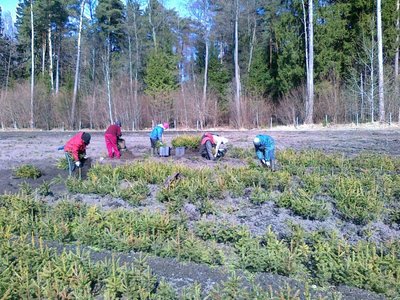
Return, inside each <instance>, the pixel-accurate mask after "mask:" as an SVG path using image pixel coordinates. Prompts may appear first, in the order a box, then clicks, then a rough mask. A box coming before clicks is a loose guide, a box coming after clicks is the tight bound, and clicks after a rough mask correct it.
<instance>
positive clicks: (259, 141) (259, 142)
mask: <svg viewBox="0 0 400 300" xmlns="http://www.w3.org/2000/svg"><path fill="white" fill-rule="evenodd" d="M253 143H254V146H260V144H261V140H260V138H259V137H255V138H254V141H253Z"/></svg>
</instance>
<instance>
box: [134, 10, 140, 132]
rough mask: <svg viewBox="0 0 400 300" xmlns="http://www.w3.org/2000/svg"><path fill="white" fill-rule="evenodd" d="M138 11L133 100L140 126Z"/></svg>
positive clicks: (137, 122)
mask: <svg viewBox="0 0 400 300" xmlns="http://www.w3.org/2000/svg"><path fill="white" fill-rule="evenodd" d="M136 22H137V20H136V12H135V13H134V14H133V29H134V32H135V86H134V90H133V101H134V104H135V108H134V109H135V112H134V120H135V126H136V127H139V123H140V107H139V100H138V89H139V87H138V83H139V63H140V53H139V36H138V29H137V23H136Z"/></svg>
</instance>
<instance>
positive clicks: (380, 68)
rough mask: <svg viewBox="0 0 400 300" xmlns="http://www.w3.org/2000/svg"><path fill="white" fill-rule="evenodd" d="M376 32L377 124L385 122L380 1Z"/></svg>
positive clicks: (377, 10)
mask: <svg viewBox="0 0 400 300" xmlns="http://www.w3.org/2000/svg"><path fill="white" fill-rule="evenodd" d="M376 24H377V25H376V30H377V37H378V92H379V122H385V98H384V82H383V43H382V16H381V0H377V1H376Z"/></svg>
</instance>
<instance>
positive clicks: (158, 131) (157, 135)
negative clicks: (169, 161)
mask: <svg viewBox="0 0 400 300" xmlns="http://www.w3.org/2000/svg"><path fill="white" fill-rule="evenodd" d="M163 133H164V127H163V126H162V124H158V125H157V126H156V127H154V128H153V130H152V131H151V132H150V138H151V139H153V140H161V137H162V135H163Z"/></svg>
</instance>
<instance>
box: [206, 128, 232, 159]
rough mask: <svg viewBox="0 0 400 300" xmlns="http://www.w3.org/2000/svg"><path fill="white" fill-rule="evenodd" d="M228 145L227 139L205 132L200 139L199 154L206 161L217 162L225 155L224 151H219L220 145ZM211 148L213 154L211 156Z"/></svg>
mask: <svg viewBox="0 0 400 300" xmlns="http://www.w3.org/2000/svg"><path fill="white" fill-rule="evenodd" d="M227 143H228V139H227V138H224V137H222V136H219V135H216V134H211V133H209V132H206V133H205V134H203V136H202V137H201V142H200V154H201V156H202V157H204V158H206V159H208V160H218V159H220V158H221V157H223V156H224V155H225V153H226V149H221V148H220V147H221V145H225V144H227ZM213 148H214V149H215V150H214V154H213Z"/></svg>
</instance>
